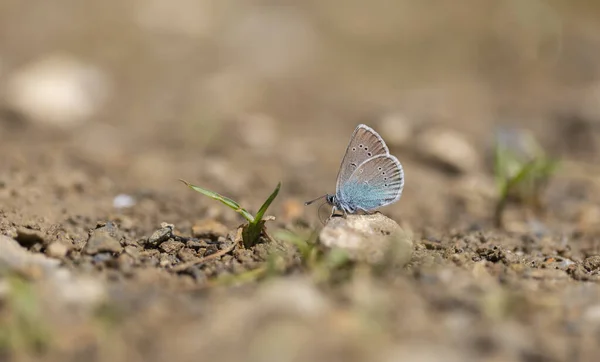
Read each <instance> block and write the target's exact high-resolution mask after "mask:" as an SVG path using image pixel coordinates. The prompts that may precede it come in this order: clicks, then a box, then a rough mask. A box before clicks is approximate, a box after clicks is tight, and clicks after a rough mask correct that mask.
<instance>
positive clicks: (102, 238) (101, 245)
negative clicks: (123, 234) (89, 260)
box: [83, 223, 123, 255]
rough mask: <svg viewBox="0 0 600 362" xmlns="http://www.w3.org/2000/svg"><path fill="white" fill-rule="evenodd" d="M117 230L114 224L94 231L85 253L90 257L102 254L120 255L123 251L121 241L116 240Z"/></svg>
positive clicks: (107, 224)
mask: <svg viewBox="0 0 600 362" xmlns="http://www.w3.org/2000/svg"><path fill="white" fill-rule="evenodd" d="M116 233H117V230H116V226H114V225H113V224H112V223H106V225H104V226H100V227H99V228H97V229H95V230H93V231H92V232H91V234H90V237H89V238H88V240H87V243H86V244H85V247H84V249H83V251H84V252H85V253H86V254H88V255H94V254H98V253H102V252H108V253H120V252H121V251H122V250H123V247H122V246H121V243H120V242H119V240H117V239H115V236H116Z"/></svg>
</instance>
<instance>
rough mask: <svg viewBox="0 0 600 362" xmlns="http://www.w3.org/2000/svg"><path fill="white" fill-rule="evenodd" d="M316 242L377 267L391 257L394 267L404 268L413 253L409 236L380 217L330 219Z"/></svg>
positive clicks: (385, 218)
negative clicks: (318, 241) (340, 250)
mask: <svg viewBox="0 0 600 362" xmlns="http://www.w3.org/2000/svg"><path fill="white" fill-rule="evenodd" d="M319 240H320V242H321V243H322V244H323V245H326V246H327V247H330V248H339V249H342V250H344V251H345V252H347V253H348V256H349V257H350V259H352V260H357V261H366V262H368V263H380V262H382V261H384V260H385V259H387V258H388V257H389V256H390V255H392V254H393V260H394V263H395V264H397V265H399V266H403V265H405V264H406V263H408V262H409V261H410V258H411V257H412V252H413V241H412V236H411V235H410V234H409V233H407V232H405V231H404V230H402V228H401V227H400V226H399V225H398V224H397V223H396V222H395V221H393V220H392V219H389V218H388V217H386V216H384V215H383V214H380V213H375V214H372V215H348V216H347V217H346V218H344V217H335V218H332V219H330V220H329V222H328V223H327V225H325V227H324V228H323V230H322V231H321V234H320V238H319Z"/></svg>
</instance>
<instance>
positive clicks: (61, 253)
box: [46, 241, 69, 259]
mask: <svg viewBox="0 0 600 362" xmlns="http://www.w3.org/2000/svg"><path fill="white" fill-rule="evenodd" d="M68 252H69V247H68V246H67V245H65V244H63V243H61V242H58V241H56V242H53V243H51V244H50V245H48V247H46V255H48V256H49V257H52V258H58V259H60V258H64V257H65V256H66V255H67V253H68Z"/></svg>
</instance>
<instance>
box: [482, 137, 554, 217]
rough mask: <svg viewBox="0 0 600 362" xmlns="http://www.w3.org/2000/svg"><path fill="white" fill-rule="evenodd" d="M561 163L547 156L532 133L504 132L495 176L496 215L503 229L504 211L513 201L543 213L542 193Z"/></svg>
mask: <svg viewBox="0 0 600 362" xmlns="http://www.w3.org/2000/svg"><path fill="white" fill-rule="evenodd" d="M557 167H558V162H557V160H555V159H552V158H550V157H549V156H547V155H546V153H545V152H544V150H543V149H542V147H541V146H540V145H539V144H538V142H537V141H536V140H535V138H534V137H533V135H532V134H531V133H528V132H525V131H505V130H503V131H500V132H499V133H498V134H497V137H496V144H495V148H494V176H495V179H496V185H497V187H498V193H499V196H498V202H497V204H496V209H495V212H494V222H495V224H496V226H497V227H502V226H503V214H504V210H505V208H506V206H507V204H508V202H509V201H510V200H514V201H516V202H519V203H523V204H526V205H529V206H531V207H533V209H534V210H535V211H541V209H542V208H543V207H542V202H541V196H542V195H541V194H542V191H543V189H544V187H545V186H546V185H547V183H548V181H549V179H550V177H551V176H552V175H553V174H554V173H555V171H556V169H557Z"/></svg>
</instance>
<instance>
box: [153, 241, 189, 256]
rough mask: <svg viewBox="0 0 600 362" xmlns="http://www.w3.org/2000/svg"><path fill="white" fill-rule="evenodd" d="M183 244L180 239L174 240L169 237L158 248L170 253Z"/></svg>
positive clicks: (177, 249)
mask: <svg viewBox="0 0 600 362" xmlns="http://www.w3.org/2000/svg"><path fill="white" fill-rule="evenodd" d="M184 246H185V244H184V243H182V242H181V241H175V240H171V239H169V240H167V241H165V242H163V243H161V244H160V246H159V247H158V248H159V249H160V250H161V251H162V252H165V253H167V254H172V253H175V252H177V251H179V250H180V249H181V248H183V247H184Z"/></svg>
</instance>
